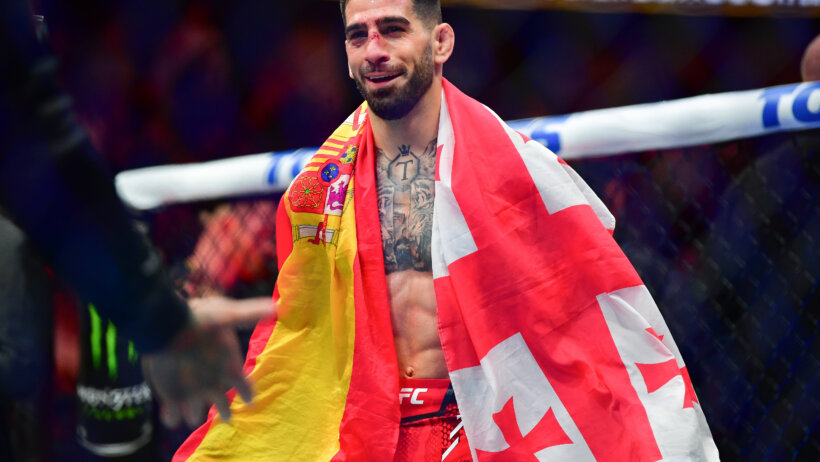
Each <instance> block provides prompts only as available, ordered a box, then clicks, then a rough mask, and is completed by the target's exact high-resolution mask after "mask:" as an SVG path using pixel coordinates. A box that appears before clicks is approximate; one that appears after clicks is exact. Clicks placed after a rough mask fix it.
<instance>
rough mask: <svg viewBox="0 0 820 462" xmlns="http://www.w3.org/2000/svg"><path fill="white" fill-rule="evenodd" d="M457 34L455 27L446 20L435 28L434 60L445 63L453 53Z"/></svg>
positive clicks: (437, 62)
mask: <svg viewBox="0 0 820 462" xmlns="http://www.w3.org/2000/svg"><path fill="white" fill-rule="evenodd" d="M455 41H456V35H455V32H454V31H453V27H452V26H451V25H449V24H447V23H446V22H444V23H441V24H438V25H436V27H434V28H433V62H434V63H436V64H444V63H446V62H447V60H448V59H450V55H452V54H453V46H455Z"/></svg>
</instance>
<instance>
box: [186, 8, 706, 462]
mask: <svg viewBox="0 0 820 462" xmlns="http://www.w3.org/2000/svg"><path fill="white" fill-rule="evenodd" d="M341 10H342V17H343V20H344V24H345V47H346V52H347V57H348V65H349V73H350V77H351V78H352V79H353V80H354V81H355V83H356V86H357V87H358V89H359V91H360V92H361V94H362V96H363V97H364V99H365V100H366V104H363V105H362V106H361V107H359V109H357V110H356V111H355V112H354V113H353V114H352V115H351V116H350V118H349V119H348V120H347V121H346V122H345V123H344V124H342V125H341V126H340V127H339V128H338V129H337V130H336V132H334V133H333V135H331V137H330V138H329V139H328V140H327V141H326V142H325V144H324V145H323V146H322V147H321V148H320V149H319V150H318V152H317V154H316V155H315V156H314V157H313V158H312V160H311V161H310V162H308V164H307V166H306V167H305V169H304V170H303V171H302V172H301V173H300V174H299V175H298V176H297V178H296V179H295V180H294V181H293V183H292V184H291V186H290V188H289V189H288V191H287V192H286V194H285V195H284V197H283V199H282V202H281V204H280V207H279V212H278V216H277V246H278V255H279V259H280V273H279V279H278V281H277V288H276V290H275V291H274V299H275V301H276V304H277V312H278V320H276V321H275V322H263V323H262V324H260V325H259V326H258V327H257V330H256V332H255V334H254V337H253V339H252V340H251V345H250V351H249V355H248V359H247V362H246V369H247V370H248V371H249V372H250V377H251V378H252V380H254V381H255V383H256V388H257V400H256V401H255V402H254V404H253V405H252V406H248V405H245V404H244V403H242V402H240V401H239V400H234V402H233V404H232V408H231V410H232V414H233V415H234V419H233V421H232V425H226V424H224V423H222V422H220V420H219V419H218V417H216V416H215V415H213V413H212V416H211V418H210V419H209V420H208V422H206V423H205V425H203V426H202V427H201V428H200V429H199V430H197V431H196V432H195V433H194V434H193V435H192V436H191V437H190V438H189V440H188V441H187V442H186V443H185V444H184V445H183V446H182V448H181V449H180V450H179V452H178V453H177V457H176V458H175V460H211V459H220V460H222V459H235V460H243V461H248V460H260V461H261V460H305V461H320V460H323V461H327V460H334V461H341V460H356V461H361V460H366V461H384V460H398V461H427V460H435V461H441V460H445V461H462V460H485V459H486V460H612V461H623V460H630V461H649V460H652V461H655V460H660V459H667V458H668V459H675V460H717V450H716V449H715V446H714V443H713V442H712V438H711V434H710V433H709V429H708V427H707V425H706V422H705V419H704V417H703V413H702V412H701V410H700V406H699V404H698V401H697V397H696V396H695V394H694V390H693V389H692V386H691V383H690V382H689V380H688V375H687V374H686V369H685V367H684V365H683V361H682V359H681V358H680V353H679V351H678V349H677V347H676V346H675V344H674V341H673V340H672V337H671V335H670V334H669V330H668V328H667V327H666V324H665V322H664V321H663V318H662V317H661V315H660V313H659V311H658V309H657V307H656V306H655V305H654V303H653V301H652V298H651V296H650V295H649V294H648V292H647V290H646V288H645V287H644V286H643V283H642V282H641V280H640V278H639V277H638V276H637V274H635V271H634V270H633V269H632V266H631V265H630V264H629V262H628V261H627V260H626V257H625V256H624V255H623V253H622V252H621V251H620V249H619V248H618V246H617V244H615V242H614V241H613V240H612V237H611V231H612V228H613V226H614V219H613V217H612V215H611V214H609V212H608V211H607V210H606V208H605V207H604V206H603V204H602V203H601V202H600V200H599V199H598V198H597V197H595V195H594V193H592V191H591V190H590V189H589V188H588V187H587V186H586V184H585V183H584V182H583V181H582V180H581V179H580V178H579V177H578V176H577V175H576V174H575V173H574V172H573V171H572V170H571V169H570V168H569V167H568V166H566V164H564V163H563V162H562V161H560V159H558V158H557V157H556V156H555V155H554V154H553V153H552V152H550V151H548V150H547V149H546V148H544V147H543V146H541V145H539V144H538V143H536V142H534V141H532V140H529V139H528V138H526V137H525V136H523V135H521V134H519V133H516V132H514V131H513V130H511V129H510V128H509V127H507V126H506V124H504V123H503V122H502V121H501V120H500V119H499V118H498V117H497V116H496V115H495V114H494V113H492V112H491V111H490V110H489V109H487V108H486V107H484V106H482V105H481V104H479V103H478V102H476V101H474V100H472V99H471V98H469V97H467V96H466V95H464V94H463V93H461V92H460V91H459V90H458V89H456V88H455V87H454V86H453V85H452V84H450V83H449V82H447V81H446V80H445V79H443V77H442V69H443V65H444V63H445V62H446V61H447V60H448V58H449V57H450V55H451V53H452V51H453V46H454V43H455V33H454V31H453V28H452V27H451V26H450V25H448V24H446V23H443V22H442V21H441V8H440V5H439V2H438V1H424V0H415V1H413V0H347V1H345V0H342V1H341Z"/></svg>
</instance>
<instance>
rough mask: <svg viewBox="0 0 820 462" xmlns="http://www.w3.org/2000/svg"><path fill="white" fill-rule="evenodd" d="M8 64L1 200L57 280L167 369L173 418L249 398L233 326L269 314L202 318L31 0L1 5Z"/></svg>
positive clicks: (2, 48)
mask: <svg viewBox="0 0 820 462" xmlns="http://www.w3.org/2000/svg"><path fill="white" fill-rule="evenodd" d="M0 62H2V66H0V140H1V141H0V143H2V144H0V148H1V149H0V203H1V204H2V205H3V206H4V207H5V209H6V211H7V212H8V213H9V214H10V215H11V216H12V217H13V218H14V219H15V221H16V222H17V224H18V225H19V226H20V227H21V228H22V229H23V230H24V231H25V232H26V234H27V235H28V236H29V237H30V239H31V241H32V243H33V244H34V245H35V247H37V248H38V250H39V251H40V252H41V254H42V255H43V256H44V257H45V259H46V260H47V261H48V263H49V264H50V266H51V267H52V268H53V269H54V271H55V273H57V275H58V276H60V277H61V278H63V279H64V280H65V281H66V282H68V283H69V284H70V285H71V286H72V287H73V288H74V289H75V290H77V292H78V293H79V294H80V295H82V296H83V298H85V299H87V300H89V301H91V302H92V303H94V304H95V305H96V306H97V308H98V310H99V311H100V314H102V315H104V316H106V317H108V318H109V319H111V320H112V321H113V322H114V323H115V324H116V325H117V327H118V328H119V329H121V330H122V331H123V334H124V336H127V337H128V338H130V339H132V340H133V341H134V343H135V344H136V345H137V347H138V348H139V349H140V350H141V351H142V352H143V353H146V354H145V355H144V360H145V361H147V362H148V363H152V362H153V364H161V365H162V367H153V368H152V367H149V368H148V369H149V372H148V379H149V380H150V381H151V383H152V384H154V386H155V387H156V389H157V391H158V392H159V395H160V398H162V399H163V403H164V406H163V408H164V415H169V414H170V415H173V414H174V413H175V412H176V413H180V412H184V413H185V414H186V415H194V414H196V413H197V412H198V410H197V409H195V408H196V407H198V406H203V405H206V404H207V403H209V402H215V401H216V402H219V400H220V399H224V396H223V393H224V392H225V391H227V390H228V389H229V388H230V387H232V386H235V387H237V388H238V390H239V391H240V393H241V394H242V395H243V396H244V397H245V398H246V399H250V396H249V389H248V385H247V382H246V381H245V379H244V377H243V376H242V374H241V358H240V357H239V353H238V349H237V345H236V338H235V334H233V332H232V330H231V325H232V324H233V323H234V322H237V321H238V322H242V323H245V322H251V321H253V320H255V319H258V318H259V317H261V316H263V315H266V314H268V313H269V312H270V310H268V311H266V312H264V313H260V312H256V311H252V312H250V313H229V312H226V310H225V309H222V310H221V312H220V310H217V311H216V312H212V313H209V314H208V315H207V316H204V314H205V313H195V314H194V316H191V312H190V310H189V309H188V307H187V305H186V303H185V302H184V301H183V300H182V299H180V298H179V297H178V296H177V295H176V293H175V292H174V290H173V289H172V287H171V285H170V282H169V281H168V280H167V278H166V277H165V275H164V273H163V270H162V267H161V264H160V259H159V258H158V256H157V255H156V253H155V252H154V251H153V250H152V248H151V247H150V246H149V245H148V244H147V242H145V241H144V240H143V239H142V237H141V236H140V235H139V234H138V233H137V231H136V230H135V229H134V227H133V225H132V222H131V220H130V219H129V217H128V215H127V213H126V211H125V208H124V206H123V205H122V203H121V202H120V200H119V198H118V197H117V195H116V192H115V189H114V185H113V181H112V179H111V176H110V174H109V173H108V172H107V171H106V170H105V168H103V166H102V162H101V160H100V158H99V156H97V154H96V152H95V150H94V148H93V147H92V146H91V144H90V143H89V141H88V138H87V136H86V135H85V131H84V130H83V129H82V128H81V127H80V125H79V124H78V123H77V121H76V120H75V118H74V116H73V111H72V105H71V100H70V98H69V97H68V96H67V95H66V94H65V93H63V92H62V91H60V90H59V88H58V86H57V83H56V78H55V75H54V74H55V68H56V60H55V59H54V57H52V56H50V55H49V54H48V53H46V51H45V50H44V48H43V47H42V46H41V45H40V43H39V42H38V41H37V39H36V37H35V35H34V27H33V22H32V16H31V14H30V12H29V10H28V7H27V5H26V3H25V1H24V0H7V1H4V2H2V3H0ZM237 317H239V318H241V319H237ZM149 366H150V364H149ZM191 371H196V375H195V376H196V379H197V380H193V381H192V380H191V375H192V374H191ZM169 389H173V390H174V391H175V392H174V393H168V390H169ZM179 395H181V396H182V398H180V397H179ZM183 400H187V401H183ZM186 409H188V411H187V412H186V411H185V410H186ZM225 417H227V416H225Z"/></svg>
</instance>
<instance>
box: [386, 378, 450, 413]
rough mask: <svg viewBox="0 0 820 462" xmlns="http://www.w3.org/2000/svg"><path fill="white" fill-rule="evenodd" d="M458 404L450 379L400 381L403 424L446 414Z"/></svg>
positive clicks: (400, 404)
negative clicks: (447, 410)
mask: <svg viewBox="0 0 820 462" xmlns="http://www.w3.org/2000/svg"><path fill="white" fill-rule="evenodd" d="M455 402H456V395H455V393H454V392H453V385H452V383H450V379H404V378H402V379H399V407H400V408H401V421H402V423H408V422H415V421H418V420H422V419H427V418H430V417H440V416H443V415H444V414H445V410H446V409H447V406H448V405H449V404H451V403H455Z"/></svg>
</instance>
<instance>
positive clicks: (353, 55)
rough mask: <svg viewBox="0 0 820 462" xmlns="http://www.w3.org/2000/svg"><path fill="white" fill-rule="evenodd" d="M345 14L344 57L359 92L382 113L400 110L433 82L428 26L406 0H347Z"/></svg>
mask: <svg viewBox="0 0 820 462" xmlns="http://www.w3.org/2000/svg"><path fill="white" fill-rule="evenodd" d="M345 16H346V18H347V24H346V27H345V38H346V40H345V47H346V50H347V62H348V66H349V67H350V76H351V77H352V78H353V79H354V80H355V82H356V87H357V88H358V89H359V92H360V93H361V94H362V97H364V99H365V100H366V101H367V104H368V105H369V106H370V110H371V111H372V112H373V113H374V114H376V115H377V116H379V117H381V118H382V119H385V120H395V119H400V118H402V117H404V116H406V115H407V114H408V113H409V112H410V111H411V110H412V109H413V108H414V107H415V106H416V103H417V102H418V101H419V99H421V97H422V95H424V93H425V92H426V91H427V90H428V89H429V88H430V85H431V84H432V83H433V74H434V63H433V49H432V36H431V31H430V30H429V29H427V28H426V27H425V26H424V23H423V22H422V21H421V20H420V19H419V18H418V17H417V16H416V14H415V12H413V5H412V0H351V1H349V2H348V3H347V10H346V15H345Z"/></svg>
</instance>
